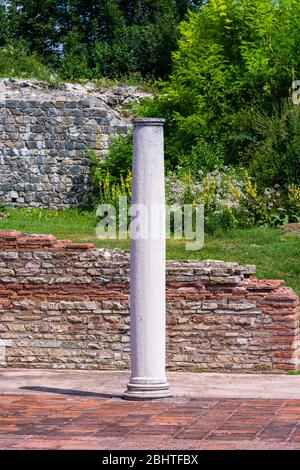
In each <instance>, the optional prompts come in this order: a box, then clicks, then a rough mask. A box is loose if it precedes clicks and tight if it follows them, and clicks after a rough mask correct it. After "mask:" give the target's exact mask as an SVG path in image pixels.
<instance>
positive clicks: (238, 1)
mask: <svg viewBox="0 0 300 470" xmlns="http://www.w3.org/2000/svg"><path fill="white" fill-rule="evenodd" d="M299 18H300V4H299V2H298V1H297V0H281V1H280V2H274V1H273V0H251V1H250V0H210V1H209V2H208V3H207V4H206V5H204V6H203V7H202V8H201V10H200V13H198V12H191V13H190V14H189V17H188V19H186V20H185V21H183V22H182V23H181V26H180V33H181V37H180V40H179V47H178V50H177V51H175V52H174V53H173V71H172V74H171V77H170V80H169V81H168V82H167V83H165V84H164V86H163V94H162V96H161V98H159V99H158V100H157V101H156V102H154V103H152V104H151V103H150V104H149V106H148V110H147V109H146V111H145V112H148V113H149V114H157V113H158V112H159V113H160V114H162V113H163V114H164V115H165V116H166V117H167V122H168V124H169V126H168V139H167V152H168V159H169V160H170V161H172V163H173V165H176V164H179V163H180V162H181V160H182V158H183V156H185V160H187V158H186V156H187V155H191V154H193V161H195V158H196V157H195V155H196V154H197V152H198V150H197V149H199V165H200V163H201V162H202V161H203V158H202V156H203V155H202V151H203V150H202V149H203V140H204V141H205V142H206V143H207V144H208V145H209V148H211V149H212V151H213V152H214V151H217V150H215V149H219V150H220V148H223V152H224V155H223V157H224V160H225V162H226V163H238V162H240V161H244V163H245V164H247V165H248V164H250V162H249V161H247V160H249V159H251V158H253V157H254V154H253V152H251V149H252V148H253V146H254V145H255V144H256V143H257V142H260V141H262V139H264V137H263V136H262V134H261V133H258V132H257V130H256V129H255V128H254V127H253V126H251V121H250V120H249V119H247V116H249V112H251V110H252V111H253V110H256V111H257V112H259V111H262V112H265V113H267V114H268V115H272V114H273V112H274V106H277V107H279V108H280V106H282V104H281V103H282V100H283V99H286V98H287V97H288V96H290V94H291V84H292V80H293V77H294V76H295V77H297V76H299V77H300V55H299V54H298V45H299V39H300V37H299V35H300V21H299ZM168 142H169V143H168ZM199 142H200V144H199ZM201 142H202V143H201ZM206 148H207V146H206ZM219 150H218V152H219ZM221 160H222V159H221Z"/></svg>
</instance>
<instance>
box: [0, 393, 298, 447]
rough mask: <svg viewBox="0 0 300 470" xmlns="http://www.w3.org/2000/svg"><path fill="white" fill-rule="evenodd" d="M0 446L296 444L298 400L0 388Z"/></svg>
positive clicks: (238, 445) (225, 445)
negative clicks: (133, 396)
mask: <svg viewBox="0 0 300 470" xmlns="http://www.w3.org/2000/svg"><path fill="white" fill-rule="evenodd" d="M0 410H1V416H2V417H1V420H0V449H107V450H109V449H112V450H113V449H124V450H127V449H133V450H134V449H154V450H155V449H164V450H167V449H169V450H176V449H177V450H184V449H187V450H188V449H195V450H196V449H197V450H198V449H199V450H204V449H216V450H217V449H220V450H221V449H223V450H225V449H277V448H278V449H300V400H268V399H247V398H245V399H222V398H220V399H218V400H216V399H210V398H208V399H205V398H204V399H202V398H199V399H195V398H193V399H180V400H175V399H174V400H167V401H159V402H142V403H138V404H137V403H133V402H124V401H121V400H116V399H107V398H101V397H99V398H98V397H93V398H90V397H82V396H80V397H79V396H69V395H68V396H65V395H55V396H53V395H50V394H46V393H45V394H44V393H43V394H31V395H30V394H26V395H25V394H24V395H21V394H18V395H13V394H11V395H0Z"/></svg>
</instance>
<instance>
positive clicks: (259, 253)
mask: <svg viewBox="0 0 300 470" xmlns="http://www.w3.org/2000/svg"><path fill="white" fill-rule="evenodd" d="M4 215H7V217H1V211H0V230H19V231H22V232H28V233H45V234H53V235H55V236H56V237H57V238H60V239H70V240H73V241H75V242H82V243H87V242H89V243H94V244H95V246H97V247H108V248H115V247H119V248H124V249H129V241H127V240H126V241H119V240H107V241H106V240H105V241H103V240H98V239H97V238H96V235H95V226H96V216H95V214H93V213H81V212H80V211H78V210H75V209H70V210H66V211H47V210H40V209H34V210H32V209H22V210H13V209H7V210H6V211H5V212H4ZM167 257H168V259H220V260H224V261H236V262H238V263H240V264H255V265H256V266H257V277H259V278H266V279H284V280H285V282H286V284H287V285H288V286H290V287H292V288H293V289H295V290H296V291H297V292H298V294H300V239H299V237H297V236H293V235H285V234H283V233H282V231H281V230H280V229H273V228H265V227H258V228H251V229H243V230H242V229H235V230H232V231H230V232H224V233H221V234H216V235H206V237H205V246H204V248H203V249H202V250H199V251H186V250H185V244H184V242H182V241H173V240H172V241H168V243H167Z"/></svg>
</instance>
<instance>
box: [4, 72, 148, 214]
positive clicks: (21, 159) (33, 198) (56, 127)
mask: <svg viewBox="0 0 300 470" xmlns="http://www.w3.org/2000/svg"><path fill="white" fill-rule="evenodd" d="M144 96H147V94H144V93H142V92H139V91H138V90H137V89H136V88H134V87H115V88H113V89H110V90H103V91H101V90H99V91H96V90H95V89H94V88H93V85H92V84H90V86H85V87H83V86H81V85H71V84H62V85H60V86H58V87H56V88H54V89H52V88H49V87H48V86H47V85H46V84H43V83H42V82H37V81H28V80H13V79H2V80H0V203H4V204H7V205H9V206H13V207H22V206H25V207H43V208H51V209H63V208H67V207H71V206H76V205H78V204H81V203H82V202H83V201H84V195H85V193H88V192H89V191H90V189H91V182H90V161H89V159H88V158H87V154H88V151H89V149H94V150H96V152H97V155H98V156H99V158H101V157H103V155H105V153H106V152H107V150H108V146H109V143H110V141H111V138H112V136H113V135H115V134H120V133H127V132H128V130H129V128H130V122H129V120H128V118H125V117H124V113H122V109H123V108H122V107H124V106H127V105H128V104H129V103H130V102H132V101H135V100H138V99H141V98H143V97H144ZM123 110H124V109H123Z"/></svg>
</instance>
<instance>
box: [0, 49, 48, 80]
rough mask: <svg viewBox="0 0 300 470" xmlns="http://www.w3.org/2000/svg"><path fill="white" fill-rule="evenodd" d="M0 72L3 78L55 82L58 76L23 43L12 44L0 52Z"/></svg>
mask: <svg viewBox="0 0 300 470" xmlns="http://www.w3.org/2000/svg"><path fill="white" fill-rule="evenodd" d="M0 71H1V76H3V77H20V78H38V79H40V80H45V81H48V82H49V81H50V82H51V81H55V80H56V75H55V74H54V73H53V72H52V71H51V70H49V68H48V67H46V66H45V65H44V64H43V63H42V61H41V59H40V58H39V57H38V56H37V54H35V53H33V54H30V52H29V51H28V48H27V47H26V45H25V44H24V43H22V42H11V43H10V44H7V45H6V46H4V47H2V49H1V50H0Z"/></svg>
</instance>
